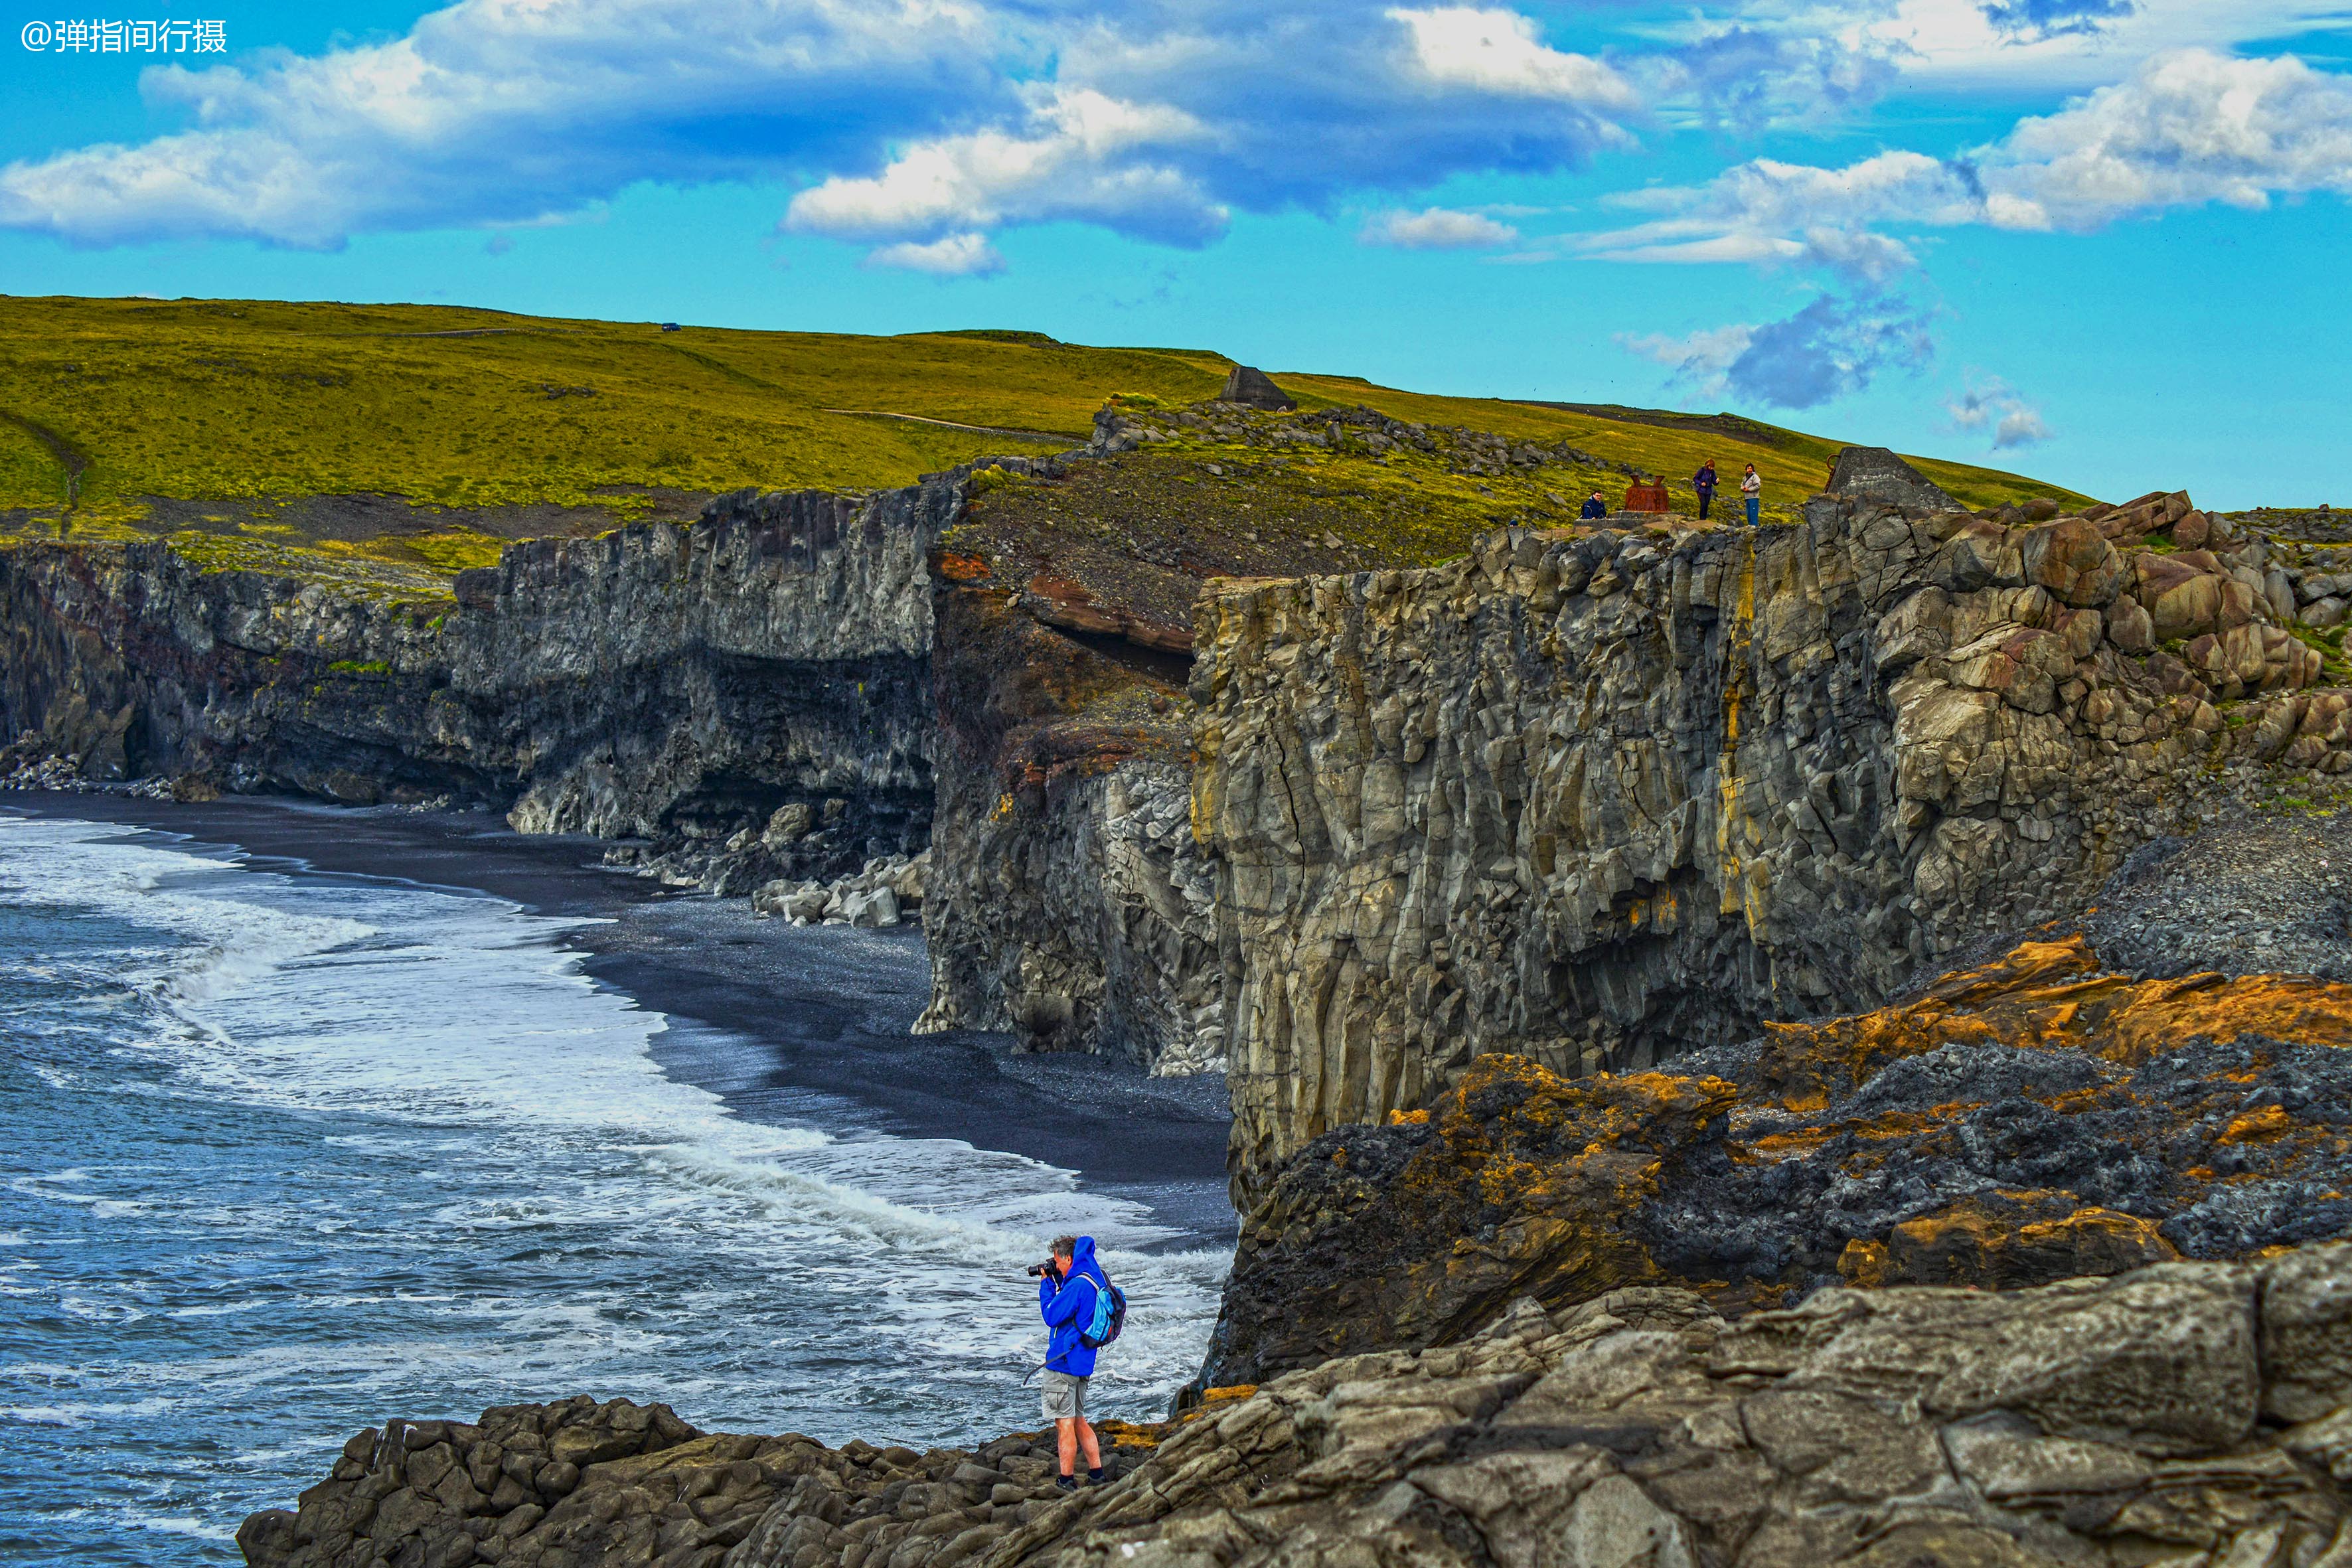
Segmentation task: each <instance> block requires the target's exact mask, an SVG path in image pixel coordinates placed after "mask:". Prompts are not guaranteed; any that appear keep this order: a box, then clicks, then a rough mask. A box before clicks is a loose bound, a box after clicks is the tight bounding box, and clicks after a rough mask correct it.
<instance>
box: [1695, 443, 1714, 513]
mask: <svg viewBox="0 0 2352 1568" xmlns="http://www.w3.org/2000/svg"><path fill="white" fill-rule="evenodd" d="M1691 489H1695V490H1696V491H1698V520H1699V521H1701V522H1705V521H1706V509H1707V508H1709V507H1711V506H1713V505H1714V504H1715V459H1714V458H1708V459H1707V460H1706V462H1704V463H1701V464H1700V465H1699V466H1698V472H1697V473H1695V474H1693V475H1692V476H1691Z"/></svg>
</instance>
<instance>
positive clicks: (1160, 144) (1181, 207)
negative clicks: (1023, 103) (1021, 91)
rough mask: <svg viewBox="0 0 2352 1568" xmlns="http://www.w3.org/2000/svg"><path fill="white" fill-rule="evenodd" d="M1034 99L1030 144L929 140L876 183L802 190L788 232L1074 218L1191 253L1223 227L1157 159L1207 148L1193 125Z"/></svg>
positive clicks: (1177, 118) (1025, 140) (1082, 102)
mask: <svg viewBox="0 0 2352 1568" xmlns="http://www.w3.org/2000/svg"><path fill="white" fill-rule="evenodd" d="M1037 97H1038V101H1037V102H1036V103H1035V105H1034V108H1033V110H1032V111H1031V116H1030V122H1029V125H1028V127H1027V133H1026V134H1020V135H1014V134H1008V133H1006V132H1002V131H994V130H991V131H980V132H971V133H970V134H966V135H961V136H949V137H942V138H940V140H938V141H936V142H925V143H923V144H921V145H919V146H917V147H914V148H912V149H910V150H908V152H907V153H903V154H902V155H901V156H900V157H898V159H897V160H896V161H895V162H893V163H891V164H890V165H889V166H888V167H887V168H886V169H884V170H883V172H882V173H881V174H878V175H876V176H874V177H872V178H870V179H844V178H840V177H835V178H834V179H830V180H827V181H825V182H824V184H820V185H818V186H816V187H814V189H811V190H806V191H803V192H802V193H801V194H800V195H797V196H794V197H793V202H792V205H791V207H790V208H789V209H788V210H787V212H786V214H785V217H784V225H785V226H786V227H787V228H790V229H793V230H794V231H796V232H799V233H803V234H824V235H832V236H835V237H841V238H854V239H871V238H877V237H885V236H892V235H902V234H923V233H929V232H932V231H935V230H937V229H938V228H939V227H940V226H942V225H969V226H979V227H993V226H998V225H1001V224H1006V223H1040V222H1047V221H1051V220H1053V219H1055V218H1070V217H1076V218H1085V219H1088V220H1091V221H1093V222H1097V223H1103V224H1107V225H1108V226H1111V227H1114V228H1120V229H1125V230H1127V231H1129V232H1130V233H1139V234H1142V235H1145V236H1146V237H1150V238H1154V239H1160V240H1171V241H1175V242H1177V243H1190V244H1198V243H1200V242H1202V241H1203V240H1206V239H1210V238H1213V237H1215V236H1216V235H1217V234H1218V233H1219V232H1220V231H1222V230H1223V227H1224V226H1225V216H1226V214H1225V209H1224V207H1223V205H1220V204H1218V203H1217V202H1215V201H1213V200H1211V199H1210V198H1209V196H1208V195H1207V194H1206V193H1205V192H1204V191H1202V188H1201V186H1200V184H1198V182H1196V181H1195V180H1194V179H1193V178H1192V176H1191V175H1189V174H1185V173H1184V172H1183V171H1181V170H1180V169H1176V168H1171V167H1170V166H1168V165H1167V164H1165V163H1160V162H1158V161H1156V159H1155V154H1156V153H1159V152H1161V151H1164V150H1166V149H1168V148H1171V147H1174V146H1178V145H1181V144H1185V143H1197V142H1200V141H1201V140H1202V127H1201V124H1200V122H1199V121H1196V120H1194V119H1193V118H1192V116H1191V115H1189V114H1186V113H1184V112H1183V111H1182V110H1176V109H1171V108H1169V107H1167V106H1165V105H1162V104H1133V103H1124V102H1121V101H1119V100H1117V99H1112V98H1107V97H1105V96H1104V95H1103V94H1101V93H1098V92H1094V91H1090V90H1086V89H1078V90H1075V91H1074V90H1070V89H1053V90H1050V91H1047V92H1044V93H1041V94H1039V95H1037Z"/></svg>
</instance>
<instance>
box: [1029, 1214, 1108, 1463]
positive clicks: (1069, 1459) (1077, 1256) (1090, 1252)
mask: <svg viewBox="0 0 2352 1568" xmlns="http://www.w3.org/2000/svg"><path fill="white" fill-rule="evenodd" d="M1109 1287H1110V1279H1109V1277H1108V1275H1106V1274H1105V1273H1103V1271H1102V1265H1101V1264H1099V1263H1097V1262H1096V1261H1095V1238H1094V1237H1091V1236H1065V1237H1058V1238H1056V1239H1055V1242H1054V1260H1053V1262H1052V1263H1051V1264H1049V1265H1048V1266H1047V1267H1046V1269H1045V1273H1044V1274H1043V1275H1042V1276H1040V1277H1039V1279H1038V1280H1037V1310H1038V1311H1039V1312H1040V1313H1042V1314H1043V1315H1044V1316H1045V1330H1046V1334H1047V1338H1046V1341H1045V1419H1046V1420H1048V1421H1051V1422H1052V1423H1053V1424H1054V1429H1055V1436H1056V1437H1058V1438H1059V1439H1060V1444H1061V1454H1062V1479H1061V1481H1060V1482H1059V1485H1060V1486H1061V1488H1062V1489H1063V1490H1064V1491H1076V1490H1077V1488H1078V1483H1077V1479H1076V1477H1075V1475H1073V1473H1072V1472H1073V1471H1074V1470H1075V1469H1076V1468H1077V1458H1078V1450H1079V1449H1080V1448H1081V1447H1083V1448H1084V1449H1086V1451H1087V1484H1088V1485H1090V1486H1100V1485H1102V1479H1103V1462H1102V1446H1101V1445H1100V1444H1098V1443H1097V1442H1096V1441H1095V1429H1094V1427H1093V1426H1092V1425H1091V1424H1090V1423H1089V1422H1088V1421H1087V1379H1088V1378H1090V1377H1092V1376H1093V1375H1094V1373H1095V1351H1094V1347H1093V1346H1092V1345H1089V1344H1087V1342H1086V1341H1085V1340H1084V1339H1082V1338H1081V1337H1080V1336H1081V1335H1083V1334H1084V1333H1085V1332H1086V1330H1087V1324H1089V1323H1091V1322H1092V1321H1094V1316H1095V1293H1096V1292H1097V1291H1098V1290H1106V1289H1109Z"/></svg>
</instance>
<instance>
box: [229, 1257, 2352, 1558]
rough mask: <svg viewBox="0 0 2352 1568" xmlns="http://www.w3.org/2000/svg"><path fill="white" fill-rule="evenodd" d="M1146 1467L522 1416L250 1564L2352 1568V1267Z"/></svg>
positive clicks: (1806, 1342)
mask: <svg viewBox="0 0 2352 1568" xmlns="http://www.w3.org/2000/svg"><path fill="white" fill-rule="evenodd" d="M583 1407H585V1408H583ZM630 1425H633V1426H635V1433H634V1434H625V1433H623V1432H622V1431H621V1428H623V1427H624V1426H630ZM671 1426H677V1431H676V1432H673V1431H672V1430H671V1429H670V1427H671ZM494 1432H495V1433H499V1434H504V1435H505V1436H504V1437H498V1436H492V1434H493V1433H494ZM542 1432H551V1434H552V1435H551V1437H549V1438H546V1439H544V1442H543V1445H542V1446H544V1444H556V1445H568V1446H569V1447H573V1448H577V1449H578V1457H577V1458H574V1459H572V1460H571V1461H568V1463H569V1464H572V1465H576V1466H577V1467H578V1468H577V1469H576V1471H574V1472H572V1473H570V1474H567V1473H566V1472H565V1471H564V1470H563V1469H561V1468H559V1469H557V1470H556V1472H555V1479H556V1480H557V1482H558V1483H559V1484H560V1489H559V1490H557V1495H556V1498H555V1500H554V1502H553V1505H552V1506H551V1507H549V1506H546V1505H545V1504H542V1503H541V1502H539V1501H535V1500H522V1501H517V1500H511V1499H509V1502H508V1503H507V1504H506V1505H505V1506H504V1508H503V1509H501V1507H500V1505H499V1502H498V1501H497V1500H496V1493H497V1488H498V1487H499V1485H500V1484H502V1483H503V1482H504V1481H507V1480H510V1479H513V1477H514V1473H515V1471H517V1470H519V1469H530V1474H531V1478H532V1479H531V1481H530V1485H531V1486H532V1487H540V1486H541V1484H542V1483H541V1482H540V1480H539V1479H538V1478H539V1477H540V1476H541V1474H542V1473H544V1469H543V1468H535V1467H540V1466H541V1461H540V1460H539V1453H538V1449H537V1448H532V1447H526V1446H524V1445H522V1444H521V1443H520V1442H516V1443H509V1442H507V1441H506V1440H505V1438H506V1437H512V1438H520V1436H521V1435H522V1434H524V1433H529V1434H530V1435H532V1436H538V1435H539V1434H541V1433H542ZM567 1433H577V1436H566V1434H567ZM607 1433H610V1434H612V1436H610V1437H607V1436H604V1434H607ZM1131 1435H1132V1436H1136V1437H1138V1438H1139V1439H1140V1440H1141V1441H1142V1442H1143V1443H1147V1444H1148V1443H1151V1442H1154V1441H1156V1442H1157V1447H1156V1448H1154V1449H1152V1450H1150V1452H1149V1455H1148V1457H1142V1456H1141V1455H1140V1454H1138V1455H1137V1456H1136V1457H1137V1458H1139V1459H1140V1462H1133V1461H1132V1460H1128V1459H1124V1458H1123V1459H1122V1462H1121V1463H1120V1464H1119V1465H1118V1469H1119V1470H1120V1471H1121V1472H1122V1473H1121V1474H1120V1475H1119V1476H1118V1478H1117V1479H1115V1480H1114V1481H1113V1483H1112V1484H1110V1485H1108V1486H1107V1487H1104V1488H1101V1489H1093V1490H1088V1491H1083V1492H1080V1493H1078V1494H1076V1495H1075V1496H1071V1497H1066V1498H1063V1497H1057V1496H1055V1494H1053V1493H1051V1492H1050V1491H1048V1490H1045V1489H1042V1488H1040V1487H1039V1486H1038V1484H1037V1472H1038V1471H1039V1470H1040V1469H1041V1468H1043V1466H1044V1463H1045V1461H1044V1460H1043V1459H1042V1458H1040V1457H1039V1450H1038V1449H1037V1448H1036V1447H1034V1445H1032V1444H1031V1442H1030V1441H1029V1440H1028V1439H1026V1438H1023V1437H1011V1438H1006V1439H1003V1440H1001V1441H1000V1442H999V1443H995V1444H991V1445H989V1446H988V1447H985V1448H982V1449H981V1450H979V1451H978V1453H977V1454H974V1455H971V1456H965V1455H962V1454H960V1453H955V1452H951V1451H945V1450H940V1451H934V1452H933V1453H930V1454H925V1455H916V1454H913V1453H911V1452H909V1451H907V1450H884V1451H882V1452H881V1453H879V1454H877V1453H876V1452H875V1451H874V1450H872V1449H870V1448H867V1447H865V1446H864V1445H859V1444H853V1445H851V1446H850V1447H847V1448H845V1449H842V1450H837V1451H836V1450H828V1449H825V1448H823V1447H820V1446H818V1445H816V1444H814V1443H812V1442H810V1441H809V1440H808V1439H805V1438H775V1439H762V1438H756V1437H706V1436H700V1435H698V1434H695V1433H693V1432H692V1431H691V1429H690V1428H685V1427H683V1426H682V1424H677V1423H675V1422H674V1418H669V1417H668V1416H667V1412H666V1411H658V1410H656V1411H655V1412H651V1413H648V1412H646V1411H645V1410H642V1409H637V1408H635V1407H629V1406H625V1405H608V1406H604V1407H595V1406H590V1405H588V1404H587V1402H586V1401H580V1402H575V1404H574V1405H571V1406H547V1407H539V1406H524V1407H520V1409H514V1410H508V1411H491V1412H488V1413H486V1414H485V1415H484V1417H483V1420H482V1422H481V1423H479V1424H476V1425H469V1426H464V1427H457V1426H443V1425H441V1424H437V1423H428V1424H422V1425H420V1426H404V1425H403V1424H400V1423H394V1425H393V1426H390V1427H387V1428H386V1429H385V1430H384V1431H383V1432H381V1433H379V1432H367V1433H362V1435H361V1436H358V1437H356V1438H354V1439H353V1440H352V1444H351V1446H350V1447H348V1448H347V1449H346V1454H345V1458H344V1459H343V1460H342V1462H341V1463H340V1464H339V1465H338V1466H337V1468H336V1469H337V1474H336V1478H335V1479H331V1480H329V1481H327V1482H325V1483H322V1484H321V1485H320V1486H319V1487H317V1488H314V1489H312V1490H311V1491H310V1492H309V1493H306V1494H305V1498H304V1502H303V1508H302V1510H301V1511H299V1512H297V1513H283V1512H272V1513H264V1514H259V1515H257V1516H255V1518H254V1519H252V1520H250V1521H247V1525H246V1527H245V1529H244V1530H243V1531H241V1532H240V1535H239V1540H240V1542H241V1543H242V1544H243V1545H244V1547H245V1550H246V1553H247V1561H248V1562H249V1563H253V1564H255V1565H256V1568H332V1565H337V1564H342V1563H353V1564H357V1563H375V1562H389V1563H395V1564H399V1565H400V1568H465V1565H466V1564H468V1563H475V1562H478V1561H489V1562H497V1563H530V1564H532V1565H534V1568H591V1565H592V1564H593V1565H597V1568H625V1565H636V1564H661V1565H662V1568H874V1565H877V1564H879V1565H882V1568H950V1565H952V1564H972V1565H975V1568H1016V1565H1028V1564H1052V1565H1054V1568H1088V1565H1092V1564H1105V1565H1116V1568H1130V1565H1132V1568H1261V1565H1264V1568H1273V1565H1275V1564H1282V1565H1286V1568H1287V1565H1294V1564H1295V1565H1301V1568H1303V1565H1307V1564H1332V1565H1337V1564H1339V1563H1349V1564H1370V1565H1376V1568H1407V1565H1412V1568H1454V1565H1457V1564H1458V1565H1460V1568H1497V1565H1500V1568H1514V1565H1524V1568H1536V1565H1539V1564H1540V1565H1548V1568H1549V1565H1557V1568H1633V1565H1644V1568H1700V1565H1717V1564H1731V1563H1738V1564H1740V1565H1741V1568H1784V1565H1785V1568H1821V1565H1823V1564H1832V1563H1836V1564H1853V1565H1855V1568H1863V1565H1869V1568H1896V1565H1910V1564H1937V1565H1947V1568H1948V1565H1960V1564H1969V1565H1983V1568H2032V1565H2041V1564H2097V1565H2100V1568H2125V1565H2127V1564H2128V1565H2132V1568H2138V1565H2141V1564H2147V1563H2159V1562H2161V1563H2175V1564H2183V1565H2187V1564H2196V1565H2198V1568H2221V1565H2223V1564H2227V1565H2229V1568H2238V1565H2241V1564H2246V1565H2252V1564H2260V1565H2262V1568H2287V1565H2290V1564H2292V1565H2294V1568H2341V1564H2343V1563H2346V1562H2352V1525H2347V1502H2352V1246H2345V1245H2335V1246H2326V1247H2309V1248H2305V1249H2302V1250H2299V1251H2292V1252H2289V1253H2287V1254H2285V1255H2284V1256H2282V1257H2278V1258H2271V1259H2268V1260H2265V1261H2263V1262H2259V1263H2252V1264H2200V1263H2166V1264H2160V1265H2157V1266H2154V1267H2151V1268H2143V1269H2138V1270H2135V1271H2133V1272H2131V1273H2128V1274H2125V1275H2121V1276H2118V1277H2116V1278H2114V1279H2090V1280H2082V1279H2078V1280H2068V1281H2063V1282H2061V1283H2058V1284H2053V1285H2050V1286H2045V1287H2042V1288H2040V1289H2031V1290H2018V1291H2008V1292H1975V1291H1965V1290H1949V1289H1929V1288H1922V1287H1902V1288H1896V1289H1884V1290H1853V1289H1830V1290H1826V1291H1823V1292H1822V1293H1820V1294H1818V1295H1816V1296H1815V1297H1814V1298H1812V1299H1811V1300H1809V1301H1808V1302H1806V1304H1805V1305H1804V1306H1803V1307H1802V1308H1800V1309H1798V1310H1791V1311H1762V1312H1757V1313H1753V1314H1751V1315H1749V1316H1748V1317H1746V1318H1744V1319H1741V1320H1739V1321H1736V1322H1727V1321H1725V1320H1723V1319H1722V1318H1720V1317H1718V1316H1717V1314H1716V1313H1715V1312H1714V1311H1713V1310H1710V1309H1709V1307H1708V1306H1707V1304H1706V1302H1705V1301H1704V1300H1702V1299H1700V1298H1699V1297H1697V1296H1696V1295H1694V1294H1692V1293H1691V1292H1689V1291H1686V1290H1681V1289H1672V1288H1661V1287H1650V1288H1635V1289H1620V1290H1615V1291H1612V1292H1609V1293H1606V1294H1604V1295H1601V1296H1600V1297H1597V1298H1595V1299H1593V1300H1588V1301H1584V1302H1580V1303H1578V1304H1575V1305H1572V1306H1567V1307H1563V1308H1561V1309H1559V1310H1553V1311H1546V1310H1543V1309H1542V1308H1540V1307H1538V1305H1537V1304H1536V1303H1535V1302H1534V1301H1532V1300H1526V1299H1520V1300H1516V1301H1515V1302H1513V1303H1512V1304H1511V1305H1510V1307H1509V1308H1508V1310H1506V1311H1505V1312H1504V1313H1503V1314H1502V1315H1500V1316H1499V1317H1498V1318H1496V1320H1495V1321H1492V1322H1490V1323H1488V1324H1486V1326H1485V1327H1484V1328H1483V1329H1482V1331H1480V1332H1478V1333H1477V1334H1476V1335H1475V1336H1474V1337H1472V1338H1471V1339H1469V1340H1468V1341H1467V1342H1464V1343H1461V1344H1457V1345H1454V1346H1450V1347H1446V1348H1443V1349H1437V1350H1430V1351H1423V1352H1402V1351H1391V1352H1376V1353H1372V1354H1366V1355H1357V1356H1348V1357H1342V1358H1339V1359H1337V1360H1332V1361H1328V1362H1326V1363H1323V1364H1321V1365H1319V1366H1317V1367H1315V1368H1313V1369H1312V1370H1308V1371H1301V1372H1295V1373H1288V1374H1286V1375H1284V1376H1282V1377H1279V1378H1276V1379H1275V1380H1273V1381H1272V1382H1269V1383H1267V1384H1264V1385H1262V1386H1260V1387H1257V1388H1255V1389H1234V1390H1228V1391H1223V1392H1222V1393H1221V1394H1219V1395H1218V1396H1217V1397H1215V1398H1214V1399H1213V1400H1212V1402H1211V1403H1210V1404H1209V1405H1207V1406H1206V1407H1205V1408H1204V1409H1202V1410H1201V1411H1199V1412H1197V1413H1196V1414H1195V1415H1193V1416H1192V1418H1190V1419H1189V1420H1186V1421H1184V1422H1183V1423H1181V1425H1179V1426H1176V1427H1175V1428H1173V1429H1172V1431H1161V1430H1149V1429H1137V1430H1136V1431H1135V1432H1134V1433H1133V1434H1131ZM608 1442H609V1443H610V1445H611V1448H612V1451H611V1452H609V1453H606V1452H604V1451H603V1450H604V1446H605V1445H606V1444H607V1443H608ZM493 1448H497V1449H499V1452H498V1453H496V1454H493V1453H492V1452H491V1450H492V1449H493ZM1122 1453H1123V1454H1124V1453H1125V1451H1124V1450H1123V1451H1122ZM477 1472H479V1473H478V1474H477ZM453 1478H454V1479H453ZM478 1482H488V1483H490V1484H491V1486H492V1488H493V1490H492V1492H490V1493H487V1494H486V1493H485V1492H484V1491H483V1490H482V1488H481V1486H480V1485H479V1484H478ZM877 1482H878V1483H879V1484H878V1485H877ZM513 1490H514V1491H516V1492H520V1491H522V1490H523V1486H522V1483H520V1482H517V1483H516V1486H515V1488H514V1489H513ZM444 1493H446V1494H448V1495H446V1496H445V1495H443V1494H444ZM532 1495H533V1496H544V1495H546V1493H545V1492H543V1491H542V1492H536V1493H533V1494H532ZM542 1510H544V1511H542ZM517 1521H520V1524H519V1525H518V1522H517Z"/></svg>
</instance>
